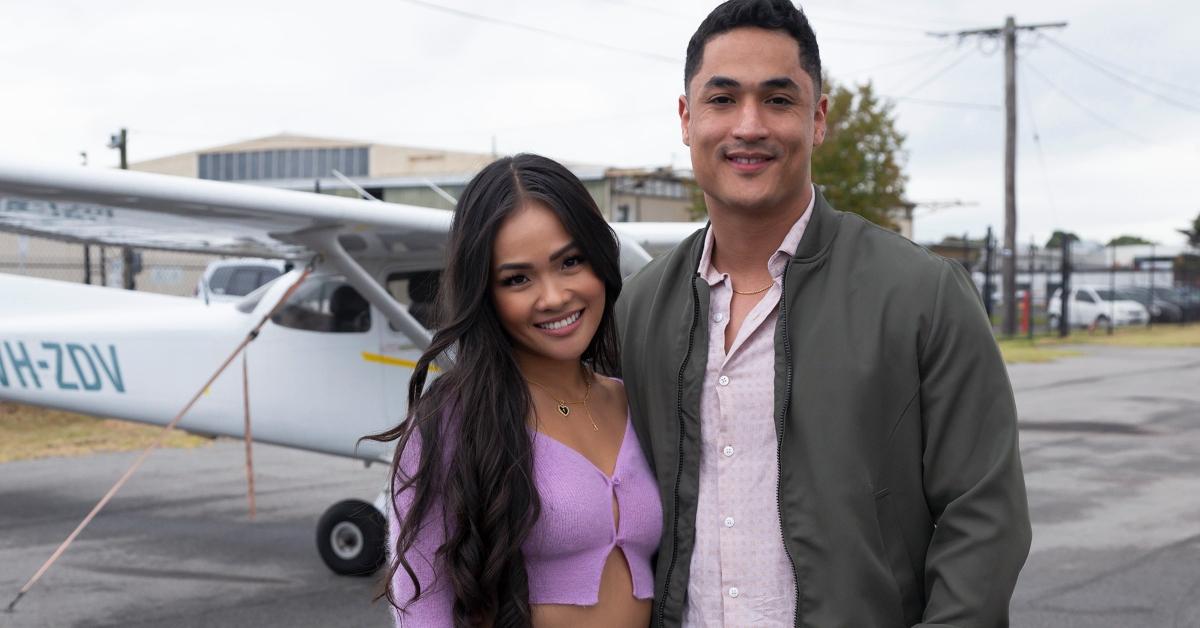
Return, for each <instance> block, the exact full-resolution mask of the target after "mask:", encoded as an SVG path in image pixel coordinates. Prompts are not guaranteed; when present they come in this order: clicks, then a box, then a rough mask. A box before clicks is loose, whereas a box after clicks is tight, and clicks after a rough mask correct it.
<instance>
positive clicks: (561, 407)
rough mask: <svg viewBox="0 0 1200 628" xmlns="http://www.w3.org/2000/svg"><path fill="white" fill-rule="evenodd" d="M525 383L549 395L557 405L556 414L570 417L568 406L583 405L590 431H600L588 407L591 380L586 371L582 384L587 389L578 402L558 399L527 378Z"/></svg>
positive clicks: (590, 394) (547, 389) (546, 389)
mask: <svg viewBox="0 0 1200 628" xmlns="http://www.w3.org/2000/svg"><path fill="white" fill-rule="evenodd" d="M525 381H527V382H529V383H530V384H533V385H534V386H537V387H538V388H541V389H542V390H543V391H545V393H546V394H547V395H549V396H550V398H551V399H553V400H554V401H555V403H557V404H558V413H559V414H561V415H563V416H564V417H567V416H571V408H570V407H569V406H573V405H578V404H583V411H584V412H586V413H587V417H588V420H589V421H591V422H592V431H594V432H599V431H600V427H599V426H597V425H596V419H594V418H592V409H591V408H589V407H588V398H589V397H591V396H592V380H591V379H590V378H588V376H587V371H584V376H583V383H584V384H585V385H587V389H586V390H585V391H584V393H583V399H580V400H579V401H566V400H563V399H559V398H558V397H555V396H554V393H552V392H550V389H549V388H546V387H545V386H543V385H541V384H539V383H537V382H535V381H533V380H532V379H529V378H525Z"/></svg>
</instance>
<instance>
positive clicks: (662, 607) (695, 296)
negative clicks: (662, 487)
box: [658, 275, 796, 628]
mask: <svg viewBox="0 0 1200 628" xmlns="http://www.w3.org/2000/svg"><path fill="white" fill-rule="evenodd" d="M696 277H697V275H693V276H692V326H691V329H689V330H688V346H687V352H686V353H684V355H683V363H682V364H680V365H679V379H678V381H677V383H676V387H675V417H676V419H677V420H678V421H679V446H678V447H679V449H678V451H677V452H676V455H675V489H674V491H673V494H672V500H673V504H674V507H673V508H672V511H671V512H672V518H671V562H669V563H667V575H666V577H665V578H663V599H662V602H660V603H659V605H658V625H659V627H660V628H662V627H664V626H666V625H667V619H666V617H667V598H669V597H670V593H669V592H670V590H671V574H672V572H674V571H675V559H676V558H677V557H678V555H679V476H681V475H683V375H684V372H685V371H687V366H688V362H690V361H691V359H692V348H693V347H692V346H693V345H694V344H695V343H696V326H697V325H698V324H699V318H700V294H699V293H698V292H697V291H696ZM776 497H777V498H778V496H776ZM784 549H787V548H784ZM795 570H796V566H795V565H794V564H793V565H792V572H793V574H794V573H795Z"/></svg>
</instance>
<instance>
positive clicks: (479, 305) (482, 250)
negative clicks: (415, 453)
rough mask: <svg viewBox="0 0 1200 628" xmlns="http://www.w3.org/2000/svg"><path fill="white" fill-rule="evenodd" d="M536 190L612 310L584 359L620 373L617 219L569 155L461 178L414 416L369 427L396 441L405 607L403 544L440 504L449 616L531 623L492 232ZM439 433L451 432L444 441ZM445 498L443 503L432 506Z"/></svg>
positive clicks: (411, 389)
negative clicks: (611, 220) (411, 455)
mask: <svg viewBox="0 0 1200 628" xmlns="http://www.w3.org/2000/svg"><path fill="white" fill-rule="evenodd" d="M530 202H539V203H541V204H543V205H545V206H546V207H547V208H549V209H550V210H551V211H553V212H554V214H555V215H556V216H558V219H559V220H560V221H562V224H563V227H564V228H565V230H566V232H567V233H568V234H569V235H570V236H571V237H572V239H573V240H574V241H575V243H577V245H578V246H579V248H580V250H581V252H582V254H583V257H584V259H585V260H586V262H587V263H589V264H590V265H591V269H592V271H593V272H594V273H595V274H596V276H597V277H599V278H600V280H601V281H602V282H603V283H604V287H605V298H604V300H605V304H604V305H605V307H604V313H603V315H602V316H601V319H600V326H599V328H598V329H597V330H596V335H595V336H594V337H592V340H591V343H590V344H589V345H588V347H587V349H586V350H585V351H584V353H583V356H582V359H583V361H584V362H585V363H586V364H587V365H589V366H590V367H591V368H592V369H593V370H594V371H596V372H600V373H615V372H616V369H617V366H618V364H617V341H616V331H615V327H614V324H613V305H614V304H615V303H616V300H617V296H618V295H619V294H620V290H621V273H620V266H619V262H618V251H617V243H616V237H615V235H614V234H613V231H612V229H611V228H610V227H609V226H608V223H607V222H605V220H604V217H603V216H602V215H601V214H600V210H599V209H598V208H597V207H596V203H595V201H594V200H592V197H591V195H590V194H588V191H587V189H585V188H584V186H583V184H582V183H580V181H579V179H577V178H576V177H575V175H573V174H571V172H570V171H568V170H567V169H566V168H564V167H563V166H562V165H560V164H558V163H557V162H555V161H552V160H550V159H546V158H544V157H539V156H537V155H528V154H522V155H516V156H514V157H505V158H503V159H500V160H498V161H496V162H494V163H492V164H490V165H488V166H487V167H486V168H484V169H483V170H482V171H481V172H480V173H479V174H477V175H476V176H475V178H474V179H472V180H471V182H470V183H468V184H467V187H466V189H465V190H463V194H462V197H461V198H460V199H459V201H458V205H457V207H456V209H455V215H454V222H453V225H452V226H451V228H450V239H449V244H448V247H447V255H448V262H447V267H446V271H445V272H444V273H443V275H442V285H441V291H440V295H439V298H438V310H439V313H438V321H439V322H440V325H439V329H438V331H437V332H436V333H435V334H434V336H433V341H432V343H431V344H430V346H429V349H428V350H427V351H425V353H424V355H422V356H421V359H420V360H418V361H417V365H416V370H415V372H414V373H413V376H412V380H411V381H410V382H409V386H408V408H409V412H408V417H407V420H406V421H404V422H403V423H401V424H400V425H398V426H396V427H395V428H393V429H391V430H388V431H386V432H383V433H381V434H376V435H374V436H369V437H368V438H369V439H371V440H377V441H382V442H388V441H393V440H394V441H396V452H395V457H394V459H393V461H392V476H391V477H392V479H391V487H390V490H391V495H392V496H393V500H392V503H393V506H392V508H393V515H394V516H395V517H396V521H398V522H399V524H400V526H399V527H400V533H399V538H398V539H396V541H395V544H394V548H393V553H394V558H393V560H392V562H391V564H390V568H389V569H388V570H387V574H386V578H387V580H386V589H385V591H384V593H383V594H382V595H385V596H386V597H387V599H388V601H389V602H390V603H391V604H392V605H394V606H396V607H397V608H401V609H403V608H404V606H405V605H406V604H407V603H408V602H409V601H411V600H396V599H395V597H394V595H393V591H392V588H391V582H392V580H393V578H394V577H395V575H396V572H397V570H399V569H404V571H405V573H407V575H408V577H409V578H411V579H412V581H413V584H414V588H415V589H416V595H417V596H420V594H421V588H420V583H418V582H417V578H416V574H415V572H414V571H413V569H412V566H411V565H409V563H408V562H407V561H406V560H405V558H404V555H405V553H406V552H407V551H408V550H409V549H411V547H412V545H413V542H414V540H415V538H416V536H417V533H418V530H419V528H420V525H421V523H422V521H424V520H425V517H426V516H427V515H432V516H433V518H434V521H438V520H441V521H443V522H444V523H445V525H446V529H447V531H448V535H447V537H446V542H445V544H444V545H442V547H441V548H439V550H438V552H437V558H438V561H437V562H435V564H437V565H439V573H438V577H439V578H441V577H446V578H448V584H449V586H450V587H451V588H452V590H453V592H454V625H455V626H459V627H466V626H473V625H490V626H495V627H496V628H502V627H508V626H528V625H529V623H530V608H529V584H528V578H527V577H526V571H525V561H524V557H523V555H522V553H521V546H522V544H523V543H524V542H525V539H526V538H527V537H528V536H529V533H530V530H531V529H532V528H533V525H534V523H535V522H536V521H537V518H538V514H539V512H540V508H541V504H540V501H539V499H538V494H537V488H536V486H535V485H534V480H533V443H532V439H531V438H530V434H529V432H528V431H527V429H526V424H527V418H528V417H529V415H530V407H531V406H530V404H531V401H530V398H529V391H528V388H527V387H526V384H525V380H524V379H523V378H522V376H521V372H520V370H519V369H518V367H517V362H516V359H515V358H514V356H513V347H512V342H511V340H510V338H509V337H508V335H507V334H506V333H505V331H504V328H503V327H502V325H501V323H500V319H499V317H498V315H497V313H496V308H495V304H494V301H493V297H492V285H493V281H492V250H493V245H494V243H495V240H496V234H497V231H498V230H499V229H500V226H501V224H503V222H504V220H505V219H506V218H508V217H509V216H510V215H511V214H512V213H513V212H514V211H515V210H517V209H519V208H521V207H522V206H524V205H526V204H527V203H530ZM448 352H449V353H453V364H451V365H449V366H448V367H447V368H446V370H445V372H444V373H442V375H441V376H440V377H438V378H437V379H436V380H434V382H433V383H432V384H430V386H429V389H428V390H426V387H425V384H426V381H427V379H428V376H429V370H430V366H431V364H433V362H434V360H435V359H437V358H438V357H439V356H442V355H444V354H447V353H448ZM417 433H419V435H420V444H421V445H420V446H421V449H420V463H419V465H418V467H417V471H416V473H415V474H413V475H412V476H411V477H399V475H400V474H401V471H400V467H399V465H400V457H401V454H402V453H403V452H404V450H405V447H407V446H408V444H409V441H410V439H411V438H412V436H413V435H414V434H417ZM443 439H451V441H450V446H449V447H445V446H444V445H445V443H444V442H443ZM443 452H446V453H445V454H444V453H443ZM447 457H448V460H443V458H447ZM406 490H411V491H413V495H412V498H413V500H412V505H411V508H410V509H409V510H408V512H399V509H398V507H397V506H395V505H394V504H395V499H394V496H396V495H398V494H399V493H400V492H402V491H406ZM438 497H440V498H441V501H442V508H443V509H444V513H436V512H434V513H430V510H431V508H433V507H434V502H435V501H436V498H438ZM443 516H444V519H443ZM435 525H436V524H435Z"/></svg>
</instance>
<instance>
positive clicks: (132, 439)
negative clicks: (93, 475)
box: [0, 401, 211, 463]
mask: <svg viewBox="0 0 1200 628" xmlns="http://www.w3.org/2000/svg"><path fill="white" fill-rule="evenodd" d="M161 432H162V428H161V427H156V426H152V425H142V424H139V423H129V422H126V421H116V420H113V419H101V418H97V417H92V416H88V415H84V414H75V413H72V412H63V411H61V410H49V409H45V408H35V407H31V406H24V405H20V404H16V403H10V402H5V401H0V463H4V462H12V461H14V460H32V459H35V458H49V457H58V456H84V455H87V454H91V453H96V452H101V451H129V450H137V449H143V448H145V447H146V446H148V445H149V444H150V443H152V442H154V440H155V439H156V438H157V437H158V435H159V434H160V433H161ZM209 442H211V441H210V440H209V439H207V438H202V437H199V436H192V435H190V434H187V433H186V432H180V431H178V430H174V431H172V433H171V434H170V435H169V436H168V437H167V440H166V442H164V443H163V447H199V446H201V445H206V444H208V443H209Z"/></svg>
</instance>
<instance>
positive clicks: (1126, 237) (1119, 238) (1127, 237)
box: [1106, 235, 1154, 246]
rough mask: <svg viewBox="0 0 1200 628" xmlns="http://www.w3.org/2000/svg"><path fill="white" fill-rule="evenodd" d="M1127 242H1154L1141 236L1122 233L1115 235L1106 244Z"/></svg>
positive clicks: (1118, 244) (1123, 243)
mask: <svg viewBox="0 0 1200 628" xmlns="http://www.w3.org/2000/svg"><path fill="white" fill-rule="evenodd" d="M1128 244H1154V243H1153V242H1151V241H1149V240H1147V239H1146V238H1143V237H1141V236H1135V235H1122V236H1117V237H1115V238H1113V239H1111V240H1109V241H1108V244H1107V245H1106V246H1125V245H1128Z"/></svg>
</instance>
